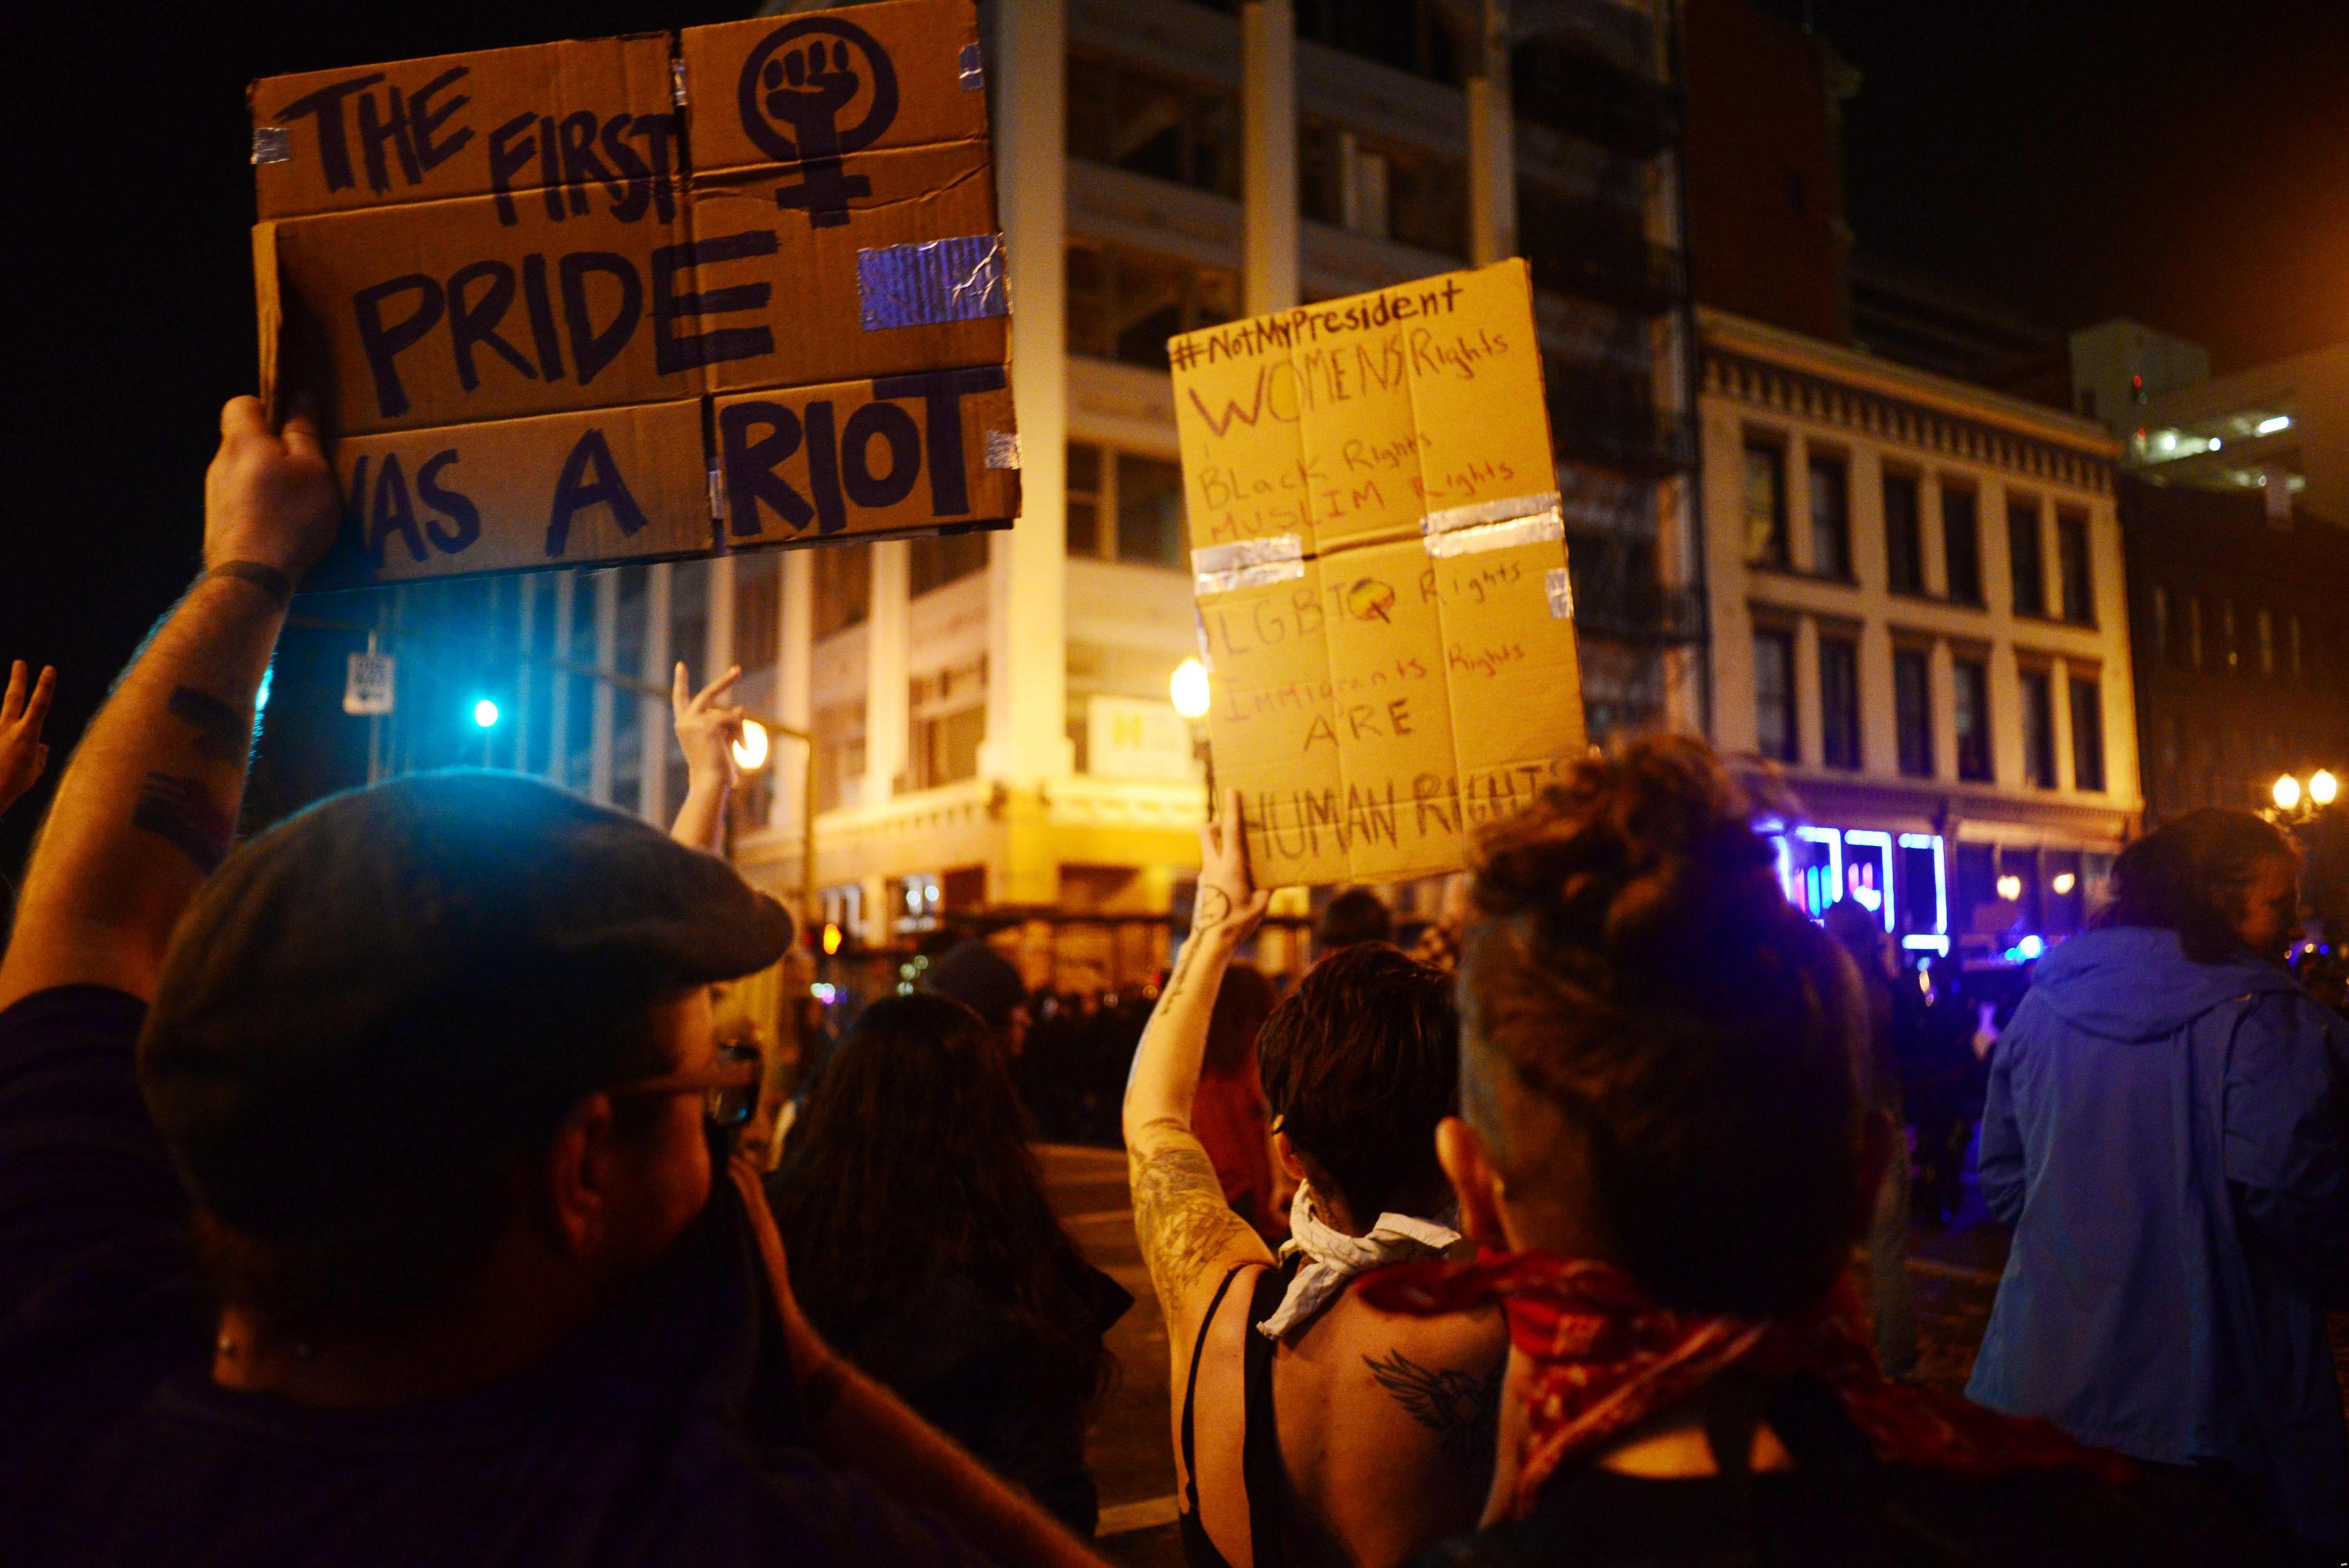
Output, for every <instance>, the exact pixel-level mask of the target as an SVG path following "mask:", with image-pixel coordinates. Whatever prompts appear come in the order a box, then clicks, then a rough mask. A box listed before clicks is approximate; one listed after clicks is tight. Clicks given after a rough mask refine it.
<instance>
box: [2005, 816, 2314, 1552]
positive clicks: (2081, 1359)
mask: <svg viewBox="0 0 2349 1568" xmlns="http://www.w3.org/2000/svg"><path fill="white" fill-rule="evenodd" d="M2298 872H2299V857H2298V855H2297V853H2296V852H2295V851H2294V849H2293V847H2292V842H2291V840H2290V839H2288V838H2287V837H2285V836H2284V835H2283V834H2282V832H2281V831H2279V830H2278V829H2277V828H2275V827H2273V826H2271V825H2269V824H2268V823H2266V822H2263V821H2261V819H2260V818H2258V817H2256V816H2252V815H2249V814H2248V813H2243V812H2231V811H2220V810H2215V809H2206V810H2202V811H2196V812H2191V813H2189V814H2188V815H2185V816H2182V817H2179V818H2178V819H2177V820H2176V821H2174V822H2172V823H2169V824H2167V825H2165V826H2163V827H2161V828H2160V829H2159V830H2158V831H2157V832H2155V833H2152V834H2149V835H2147V836H2146V837H2144V838H2142V839H2139V840H2138V841H2137V843H2136V844H2134V845H2132V846H2129V848H2128V849H2127V851H2126V852H2124V853H2123V854H2122V856H2121V857H2120V858H2119V860H2118V861H2117V862H2116V864H2115V866H2114V867H2113V882H2114V890H2115V896H2114V899H2113V902H2112V904H2111V905H2110V907H2108V908H2107V909H2106V910H2105V911H2103V912H2102V913H2101V914H2100V915H2099V917H2098V919H2097V920H2096V921H2095V928H2096V929H2091V930H2089V931H2087V932H2085V934H2083V935H2081V936H2078V937H2075V938H2074V939H2073V940H2070V941H2067V942H2065V943H2064V944H2063V945H2061V946H2060V947H2058V948H2056V949H2055V950H2054V951H2053V952H2051V953H2050V954H2049V955H2048V956H2047V958H2046V959H2045V960H2044V961H2042V962H2041V964H2040V966H2039V971H2038V974H2037V976H2036V978H2035V979H2034V981H2033V984H2032V988H2031V991H2030V993H2029V994H2028V995H2027V996H2025V997H2024V999H2023V1003H2022V1005H2021V1006H2020V1007H2019V1008H2017V1010H2016V1012H2015V1014H2014V1018H2013V1023H2010V1024H2009V1025H2008V1027H2007V1030H2006V1033H2004V1034H2003V1035H2002V1037H2001V1038H2000V1040H1999V1043H1998V1046H1997V1049H1996V1051H1995V1053H1994V1054H1993V1055H1992V1060H1991V1069H1990V1095H1989V1102H1988V1105H1987V1106H1986V1107H1985V1110H1984V1113H1983V1117H1982V1158H1981V1169H1982V1198H1983V1199H1984V1201H1985V1202H1986V1203H1988V1205H1989V1206H1990V1210H1991V1212H1992V1214H1993V1215H1995V1216H1996V1217H1997V1218H1998V1219H1999V1220H2002V1221H2003V1222H2004V1223H2007V1224H2010V1225H2012V1226H2013V1227H2014V1244H2013V1251H2012V1252H2011V1253H2010V1254H2009V1256H2008V1259H2007V1265H2006V1273H2005V1276H2004V1277H2003V1278H2002V1280H2001V1281H2000V1282H1999V1289H1998V1300H1997V1303H1996V1305H1995V1307H1994V1308H1993V1309H1992V1314H1991V1321H1990V1326H1989V1329H1988V1331H1987V1333H1986V1334H1984V1336H1983V1340H1982V1352H1981V1355H1980V1357H1979V1358H1978V1359H1977V1360H1976V1362H1975V1364H1974V1373H1973V1378H1972V1381H1971V1383H1970V1384H1969V1385H1968V1386H1967V1388H1966V1393H1967V1395H1968V1396H1969V1397H1971V1398H1972V1399H1974V1400H1975V1401H1977V1402H1979V1403H1981V1404H1983V1405H1987V1406H1990V1407H1993V1408H1995V1409H2000V1410H2004V1411H2008V1412H2010V1413H2013V1414H2015V1415H2028V1416H2040V1417H2046V1418H2047V1419H2049V1420H2052V1421H2054V1422H2055V1423H2056V1424H2057V1425H2058V1426H2061V1427H2063V1428H2064V1429H2065V1430H2067V1431H2069V1432H2071V1433H2072V1434H2073V1435H2074V1436H2075V1437H2077V1438H2080V1439H2081V1440H2083V1441H2084V1442H2088V1443H2093V1444H2095V1445H2098V1446H2100V1447H2104V1448H2109V1449H2118V1450H2119V1451H2121V1452H2123V1453H2126V1454H2129V1455H2133V1456H2135V1457H2137V1458H2138V1459H2146V1460H2150V1461H2154V1462H2157V1463H2161V1464H2169V1465H2179V1466H2191V1467H2196V1468H2199V1469H2213V1470H2216V1471H2218V1472H2220V1474H2222V1475H2226V1476H2230V1477H2231V1478H2232V1479H2234V1480H2237V1481H2238V1482H2240V1484H2241V1485H2242V1486H2243V1487H2244V1488H2246V1489H2247V1490H2255V1491H2256V1493H2257V1494H2258V1496H2259V1498H2260V1500H2261V1502H2262V1503H2263V1505H2264V1507H2265V1510H2266V1511H2267V1514H2268V1517H2269V1519H2270V1521H2271V1523H2273V1524H2274V1525H2275V1526H2276V1527H2278V1528H2280V1529H2282V1530H2283V1531H2286V1532H2289V1533H2290V1534H2291V1535H2292V1536H2294V1537H2297V1538H2298V1539H2299V1540H2300V1541H2302V1542H2307V1543H2312V1544H2313V1543H2323V1544H2326V1545H2330V1546H2333V1547H2336V1548H2337V1547H2341V1546H2343V1545H2345V1544H2349V1430H2345V1429H2344V1422H2343V1418H2342V1407H2341V1389H2340V1386H2339V1383H2338V1380H2337V1378H2336V1376H2335V1375H2334V1371H2333V1355H2332V1350H2331V1347H2330V1345H2329V1343H2328V1341H2327V1339H2326V1336H2325V1324H2324V1311H2323V1309H2324V1305H2325V1303H2326V1302H2327V1301H2328V1299H2329V1300H2332V1301H2334V1302H2338V1301H2339V1299H2340V1297H2341V1294H2342V1292H2343V1288H2344V1281H2349V1177H2344V1168H2343V1145H2342V1126H2341V1121H2340V1116H2341V1111H2340V1107H2339V1105H2338V1103H2337V1102H2336V1100H2335V1097H2334V1096H2335V1088H2336V1085H2338V1084H2339V1083H2340V1081H2341V1079H2342V1077H2343V1075H2344V1068H2349V1026H2344V1023H2342V1021H2341V1020H2340V1019H2339V1018H2338V1017H2336V1016H2335V1015H2334V1014H2333V1013H2331V1012H2328V1011H2327V1010H2325V1009H2324V1008H2323V1007H2321V1006H2319V1005H2318V1004H2317V1003H2316V1002H2315V1001H2314V1000H2313V999H2312V998H2311V997H2309V996H2308V995H2307V994H2306V993H2305V992H2302V991H2301V990H2300V988H2299V987H2298V986H2296V985H2295V984H2294V983H2293V982H2292V977H2291V976H2290V975H2289V974H2287V973H2286V972H2285V971H2283V969H2282V967H2280V965H2279V963H2278V962H2277V960H2279V959H2281V957H2282V954H2283V952H2284V951H2285V950H2286V949H2287V948H2288V946H2289V944H2290V941H2291V939H2292V935H2293V932H2294V929H2295V925H2294V919H2295V916H2296V914H2297V909H2298V900H2297V877H2298ZM2327 1560H2328V1561H2329V1560H2330V1557H2329V1555H2328V1558H2327Z"/></svg>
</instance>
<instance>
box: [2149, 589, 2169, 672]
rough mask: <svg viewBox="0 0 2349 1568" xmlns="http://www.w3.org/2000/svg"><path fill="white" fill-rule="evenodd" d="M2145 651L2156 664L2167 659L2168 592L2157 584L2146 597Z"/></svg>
mask: <svg viewBox="0 0 2349 1568" xmlns="http://www.w3.org/2000/svg"><path fill="white" fill-rule="evenodd" d="M2145 645H2146V651H2147V652H2148V653H2150V654H2152V655H2153V657H2154V659H2155V660H2156V661H2157V662H2165V661H2167V660H2168V658H2169V590H2168V588H2165V587H2161V586H2160V585H2159V584H2158V583H2157V584H2155V585H2154V588H2153V592H2152V593H2151V595H2150V596H2148V597H2147V601H2146V607H2145Z"/></svg>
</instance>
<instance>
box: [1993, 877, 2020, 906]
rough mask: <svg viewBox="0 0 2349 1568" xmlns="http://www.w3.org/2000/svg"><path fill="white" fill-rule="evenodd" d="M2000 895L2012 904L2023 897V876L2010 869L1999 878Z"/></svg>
mask: <svg viewBox="0 0 2349 1568" xmlns="http://www.w3.org/2000/svg"><path fill="white" fill-rule="evenodd" d="M1998 896H1999V897H2000V898H2002V899H2004V900H2005V901H2006V902H2008V903H2010V904H2012V903H2013V902H2014V901H2015V900H2016V899H2018V898H2022V897H2023V878H2022V877H2017V876H2016V875H2015V874H2014V873H2013V872H2012V871H2010V872H2008V873H2007V874H2006V875H2005V876H2003V877H2000V878H1999V879H1998Z"/></svg>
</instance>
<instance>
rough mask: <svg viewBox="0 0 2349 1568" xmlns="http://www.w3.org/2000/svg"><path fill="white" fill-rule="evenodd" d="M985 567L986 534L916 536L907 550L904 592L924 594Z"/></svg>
mask: <svg viewBox="0 0 2349 1568" xmlns="http://www.w3.org/2000/svg"><path fill="white" fill-rule="evenodd" d="M986 567H987V535H985V534H983V533H981V532H979V531H978V530H977V529H972V530H971V531H970V532H968V533H964V534H941V535H937V536H936V538H932V539H916V540H914V541H913V547H912V549H910V550H909V551H907V552H906V561H905V592H906V594H907V595H908V596H909V597H912V596H916V595H920V594H926V593H928V592H929V591H930V590H931V589H932V588H942V587H946V586H947V584H948V583H951V582H954V581H956V580H957V578H961V577H967V576H970V575H971V574H972V573H973V572H978V571H984V570H985V569H986Z"/></svg>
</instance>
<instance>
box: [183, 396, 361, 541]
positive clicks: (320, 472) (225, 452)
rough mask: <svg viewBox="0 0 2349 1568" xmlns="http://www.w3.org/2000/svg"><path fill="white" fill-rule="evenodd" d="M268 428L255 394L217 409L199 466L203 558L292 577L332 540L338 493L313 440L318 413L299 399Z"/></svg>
mask: <svg viewBox="0 0 2349 1568" xmlns="http://www.w3.org/2000/svg"><path fill="white" fill-rule="evenodd" d="M297 403H298V406H297V407H296V408H295V411H294V412H293V413H291V414H289V415H287V416H286V420H285V429H284V430H283V431H273V430H271V429H270V428H269V416H268V415H267V414H266V413H264V411H263V410H262V407H261V400H260V399H258V398H233V399H231V400H229V404H228V406H227V407H226V408H224V409H222V410H221V444H220V451H219V452H218V453H217V454H216V455H215V456H214V457H213V458H212V467H211V468H210V469H208V470H206V471H205V473H204V565H205V566H208V567H210V566H222V565H223V564H225V563H228V562H233V561H243V562H250V563H253V564H254V565H257V566H267V567H269V568H271V569H272V570H274V571H277V572H282V573H284V574H285V580H286V581H287V582H289V583H298V582H300V581H301V580H302V576H303V574H304V573H305V572H307V571H308V570H309V569H310V568H311V567H312V566H316V565H317V563H318V559H319V557H320V556H324V555H325V554H326V550H327V547H328V546H329V545H333V544H334V542H335V531H336V527H337V525H338V524H340V522H341V498H340V497H339V496H338V495H337V494H336V491H335V472H334V470H333V469H331V468H329V467H328V466H327V465H326V452H325V451H324V450H323V449H322V448H321V447H320V445H319V443H318V422H317V417H316V415H315V414H314V413H312V412H311V411H310V410H309V408H308V406H307V403H306V401H300V400H297Z"/></svg>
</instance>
